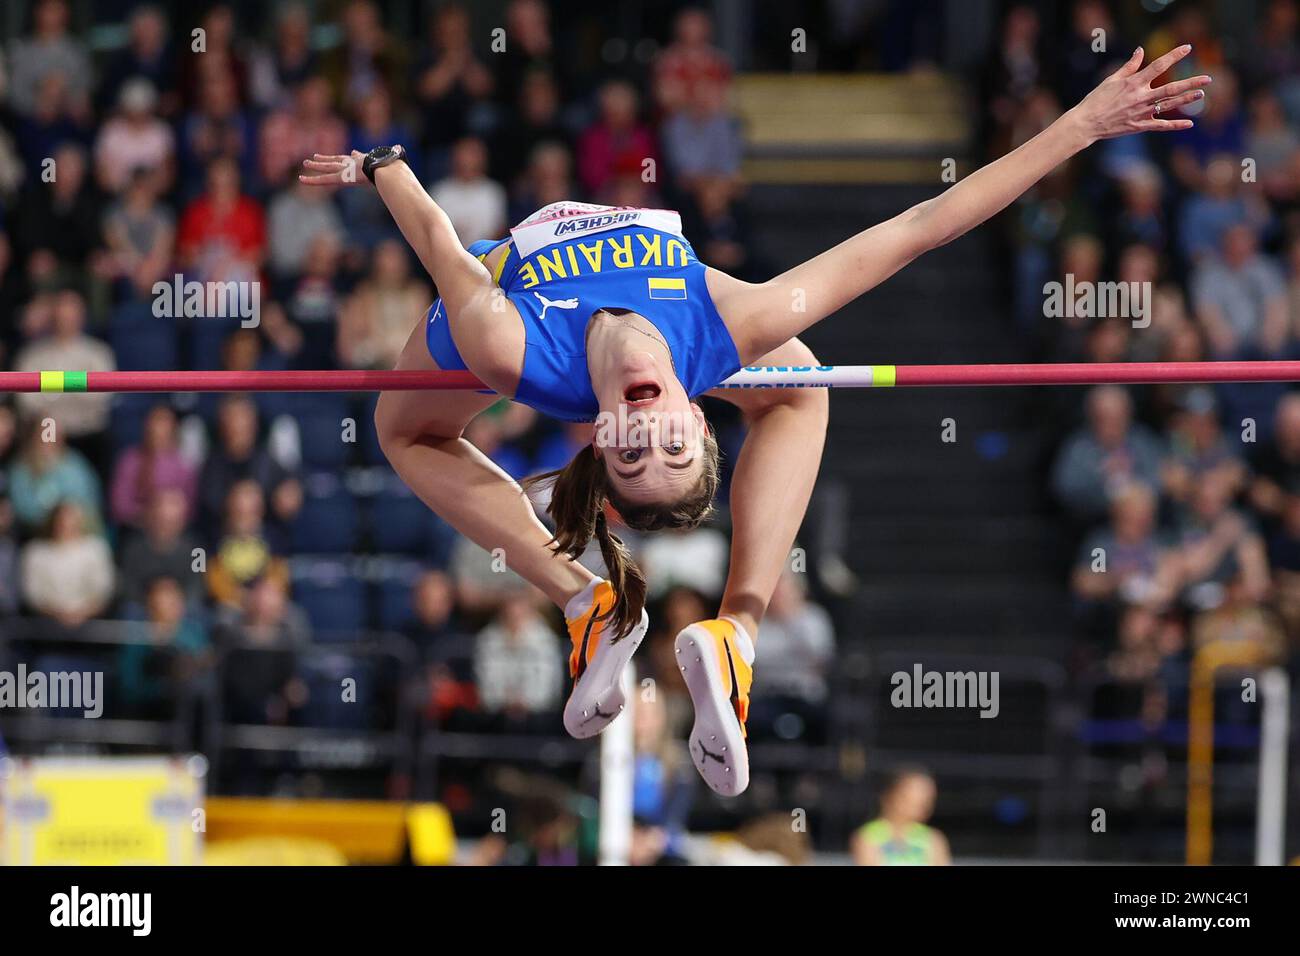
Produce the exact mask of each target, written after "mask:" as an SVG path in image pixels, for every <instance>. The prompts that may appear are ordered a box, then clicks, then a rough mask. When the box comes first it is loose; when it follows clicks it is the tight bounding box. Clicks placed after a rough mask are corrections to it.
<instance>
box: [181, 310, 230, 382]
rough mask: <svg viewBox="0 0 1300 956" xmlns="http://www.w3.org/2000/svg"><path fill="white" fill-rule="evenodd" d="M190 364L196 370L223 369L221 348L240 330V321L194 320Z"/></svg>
mask: <svg viewBox="0 0 1300 956" xmlns="http://www.w3.org/2000/svg"><path fill="white" fill-rule="evenodd" d="M190 328H191V333H190V362H191V363H192V365H191V367H192V368H196V369H217V368H221V346H222V344H223V343H224V342H225V341H226V336H228V335H230V333H231V332H234V331H235V330H236V329H238V328H239V319H209V318H198V319H193V320H192V324H191V326H190Z"/></svg>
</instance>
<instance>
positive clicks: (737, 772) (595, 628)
mask: <svg viewBox="0 0 1300 956" xmlns="http://www.w3.org/2000/svg"><path fill="white" fill-rule="evenodd" d="M1190 51H1191V47H1190V46H1182V47H1179V48H1178V49H1175V50H1173V51H1171V52H1169V53H1167V54H1165V55H1164V56H1162V57H1160V58H1159V59H1157V60H1155V61H1154V62H1152V63H1151V64H1150V65H1148V66H1147V67H1145V68H1143V67H1142V60H1143V52H1142V49H1141V48H1140V47H1139V48H1138V49H1137V50H1135V51H1134V53H1133V55H1132V57H1130V58H1129V60H1128V62H1127V63H1125V64H1124V65H1123V66H1122V67H1121V68H1120V69H1119V70H1118V71H1116V72H1115V73H1114V74H1113V75H1111V76H1110V77H1108V78H1107V79H1105V80H1104V81H1103V82H1102V83H1101V84H1100V85H1098V86H1097V88H1096V89H1094V90H1093V91H1092V92H1091V93H1090V94H1089V95H1088V96H1087V97H1086V98H1085V99H1084V100H1083V101H1082V102H1080V103H1079V104H1078V105H1077V106H1075V107H1074V108H1073V109H1071V110H1069V111H1068V112H1066V113H1065V114H1063V115H1062V116H1061V117H1060V118H1059V119H1057V120H1056V122H1054V123H1053V124H1052V125H1051V126H1049V127H1048V128H1047V129H1045V130H1043V131H1042V132H1041V133H1039V134H1038V135H1037V136H1035V137H1034V138H1033V139H1031V140H1029V141H1028V142H1026V143H1025V144H1024V145H1022V146H1020V147H1018V148H1017V149H1015V150H1013V151H1012V152H1010V153H1008V154H1007V155H1006V156H1003V157H1002V158H1000V159H998V160H996V161H995V162H993V163H990V164H989V165H987V166H985V167H984V168H982V169H980V170H978V171H976V172H974V173H972V174H971V175H970V176H968V177H967V178H966V179H964V180H963V181H961V182H959V183H957V184H956V185H954V186H952V187H951V188H950V189H948V190H946V191H945V192H943V193H942V194H940V195H939V196H936V197H935V198H933V199H929V200H926V201H925V202H922V203H919V204H918V205H916V206H914V207H912V208H911V209H909V210H907V211H906V212H904V213H902V214H900V215H898V216H895V217H894V218H893V219H890V220H888V221H887V222H883V223H880V224H879V225H876V226H873V227H872V228H870V229H867V230H866V231H864V232H861V233H859V234H857V235H856V236H853V237H852V238H850V239H848V240H846V241H844V242H842V243H840V244H839V245H837V246H835V247H834V248H832V249H830V250H829V251H827V252H824V253H822V254H821V255H819V256H817V257H816V258H814V259H811V260H809V261H808V262H805V263H803V264H802V265H799V266H796V267H795V268H793V269H791V270H789V271H788V272H785V273H783V274H781V275H779V276H777V277H776V278H774V279H771V280H769V281H767V282H761V283H750V282H742V281H740V280H739V279H736V278H733V277H732V276H729V275H727V274H726V273H723V272H720V271H718V270H717V269H713V268H710V267H708V266H706V265H704V264H703V263H701V262H700V261H699V260H698V259H697V258H696V257H695V254H694V251H693V250H692V249H691V246H690V244H689V243H688V242H687V241H686V239H685V238H684V237H683V236H682V234H681V224H680V219H679V217H678V216H677V214H676V213H673V212H669V211H667V210H654V209H632V208H611V207H604V206H593V205H590V204H585V203H576V202H565V203H555V204H552V205H551V206H547V207H546V208H545V209H542V210H539V211H538V212H536V213H534V214H533V215H532V216H530V217H529V218H528V219H526V220H524V221H523V222H522V223H520V224H519V225H518V226H516V227H515V228H514V229H512V230H511V231H510V232H511V235H510V237H508V238H506V239H503V240H500V241H498V242H479V243H474V244H473V245H472V246H471V247H470V248H469V250H468V251H467V250H466V249H465V248H464V247H463V246H462V245H461V243H460V241H459V239H458V238H457V237H456V232H455V230H454V229H453V228H452V224H451V222H450V220H449V219H448V218H447V216H446V214H445V213H444V212H443V211H442V210H441V209H439V208H438V206H437V205H436V204H435V203H434V202H433V200H432V199H430V198H429V195H428V194H427V193H426V192H425V191H424V189H423V187H422V186H421V185H420V182H419V180H418V179H417V178H416V177H415V175H414V174H413V173H412V172H411V170H410V168H409V167H408V166H407V165H406V163H405V162H404V161H403V160H404V158H405V157H404V151H403V150H402V148H401V147H400V146H398V147H382V148H380V149H377V150H373V151H372V152H370V153H367V154H362V153H357V152H354V153H352V155H351V156H321V155H317V156H316V157H314V158H313V159H311V160H309V161H307V162H306V163H305V164H304V166H305V168H306V169H307V170H308V171H309V172H306V173H304V174H303V175H302V176H301V179H302V181H303V182H304V183H308V184H312V185H322V186H334V185H342V184H348V183H358V182H360V181H361V177H359V176H358V175H357V169H358V166H360V168H361V171H362V172H363V173H364V174H365V178H366V179H368V180H369V181H370V182H371V183H373V184H374V185H375V187H376V188H377V189H378V191H379V195H380V197H381V198H382V199H383V201H384V203H385V204H386V205H387V207H388V209H389V211H390V212H391V214H392V216H393V218H394V219H395V220H396V222H397V225H398V227H399V228H400V229H401V231H402V234H403V235H404V236H405V237H406V241H407V242H408V243H410V245H411V248H412V249H414V250H415V252H416V254H417V255H418V256H419V258H420V261H421V262H422V263H423V264H424V267H425V268H426V269H427V270H428V272H429V275H430V276H431V277H432V278H433V280H434V282H436V283H437V286H438V292H439V294H440V296H441V298H440V299H439V300H438V301H436V302H435V303H434V304H433V306H432V307H431V308H430V309H429V311H428V313H427V315H426V316H425V318H424V319H423V320H422V321H421V323H420V325H419V326H418V327H417V328H416V329H415V331H414V332H413V333H412V335H411V338H410V341H409V342H408V343H407V345H406V348H405V350H404V351H403V353H402V356H401V358H400V360H399V362H398V366H397V367H398V368H399V369H420V370H435V369H468V370H470V371H471V372H472V373H473V374H474V375H475V376H477V377H478V378H479V379H481V380H482V381H483V382H484V383H486V384H487V385H488V386H489V387H490V388H491V389H492V390H494V391H495V392H496V393H498V395H504V396H508V397H510V398H512V399H514V400H515V401H517V402H522V403H524V404H526V405H529V406H532V407H533V408H535V409H537V410H538V411H540V412H543V413H545V414H548V415H553V416H555V417H558V418H561V419H566V420H570V421H591V422H593V423H594V424H593V429H592V440H591V444H590V446H589V447H584V448H583V449H582V451H581V452H579V453H578V455H577V456H576V457H575V458H574V459H573V461H572V462H570V463H569V464H568V465H567V466H566V467H564V468H563V469H561V470H560V471H558V472H554V473H552V474H551V475H548V476H545V477H546V478H547V479H549V480H551V482H552V487H551V498H550V505H549V509H548V510H549V513H550V516H551V518H552V519H553V521H554V524H555V533H554V535H552V534H551V532H550V531H548V530H547V529H546V526H545V525H543V524H542V522H541V521H540V520H538V518H537V516H536V514H535V513H534V511H533V507H532V505H531V504H530V502H529V499H528V497H527V496H526V495H525V493H524V491H523V489H522V488H521V487H520V486H519V485H518V484H517V483H516V482H514V481H512V480H511V479H510V478H509V477H508V476H507V475H506V474H505V473H504V472H503V471H502V470H501V469H500V468H498V467H497V466H496V465H494V464H493V463H492V462H491V461H490V460H489V459H488V458H487V456H485V455H484V454H483V453H482V452H480V451H479V450H478V449H477V448H475V447H474V446H473V445H471V444H470V443H469V442H468V441H466V440H465V438H464V437H463V435H464V431H465V426H466V425H467V424H468V423H469V422H470V420H471V419H473V418H474V416H476V415H478V414H479V413H480V412H482V411H483V410H484V409H485V408H487V407H488V406H489V405H491V404H493V402H495V401H496V400H497V396H495V395H490V394H485V393H481V392H474V391H464V392H442V393H439V394H437V395H430V394H427V393H421V392H386V393H384V394H383V395H381V396H380V399H379V405H378V408H377V410H376V413H375V420H376V424H377V427H378V431H379V436H380V441H381V444H382V447H383V449H384V452H385V454H386V455H387V456H388V459H389V461H390V462H392V465H393V467H394V468H395V469H396V470H397V473H398V474H399V475H400V476H401V477H402V479H403V480H404V481H405V482H406V483H407V484H408V485H409V486H410V487H411V488H412V489H413V490H414V491H415V493H416V494H417V495H419V497H420V498H421V500H423V501H424V502H425V504H427V505H428V506H429V507H430V508H432V509H433V510H434V511H435V512H436V513H437V514H438V515H440V516H441V517H442V518H443V519H444V520H446V521H447V522H449V523H450V524H451V525H452V526H453V527H455V528H456V529H457V530H458V531H459V532H460V533H461V534H463V535H465V536H466V537H468V538H469V539H470V540H471V541H474V542H475V543H476V544H478V545H479V546H481V547H483V548H485V549H488V550H493V549H496V548H502V549H504V554H505V556H506V561H507V563H508V565H509V566H510V568H511V569H513V570H514V571H515V572H516V573H518V574H519V575H521V576H522V577H523V578H525V579H526V580H528V581H529V582H531V583H532V584H533V585H535V586H536V587H537V588H539V589H540V590H541V591H542V592H543V593H544V594H546V596H547V597H548V598H550V599H551V600H552V601H554V602H555V603H556V605H558V606H559V607H560V608H562V609H563V611H564V616H565V620H566V622H567V624H568V630H569V635H570V638H571V640H572V642H573V652H572V654H571V655H570V658H569V670H570V674H571V676H572V677H573V688H572V690H571V692H570V696H569V700H568V703H567V704H566V706H565V709H564V724H565V727H566V728H567V729H568V731H569V733H571V734H572V735H574V736H575V737H590V736H592V735H594V734H596V733H599V732H600V731H601V730H603V729H604V728H605V727H606V726H608V725H609V723H610V721H612V720H613V719H614V718H615V717H616V716H617V715H618V714H619V712H620V711H621V710H622V707H623V693H622V690H621V689H620V681H619V678H620V675H621V673H622V670H623V667H624V665H625V664H626V663H627V662H628V660H629V659H630V658H631V656H632V654H633V653H634V652H635V651H636V649H637V646H638V645H639V644H640V642H641V640H642V638H643V637H644V636H645V633H646V628H647V626H648V618H647V616H646V613H645V611H644V604H645V594H646V582H645V579H644V578H643V577H642V575H641V572H640V571H639V570H638V569H637V567H636V565H635V564H634V563H633V561H632V559H631V555H630V554H629V552H628V551H627V549H626V548H625V547H624V545H623V543H622V542H621V541H620V540H619V539H618V537H617V536H616V535H615V534H614V533H613V532H612V531H611V530H610V528H609V526H608V523H607V518H606V507H607V506H609V507H610V508H612V509H613V511H615V512H616V513H617V515H618V518H619V519H620V520H621V521H622V522H623V523H624V524H626V525H628V526H629V527H631V528H636V529H638V530H643V531H653V530H658V529H661V528H692V527H695V526H696V525H698V524H699V523H700V522H701V521H702V520H704V518H705V517H707V516H708V514H709V513H710V509H711V507H712V501H713V496H714V493H715V491H716V489H717V486H718V451H717V445H716V444H715V442H714V439H713V436H712V434H711V433H710V430H709V425H708V422H706V421H705V419H704V416H703V414H702V413H701V412H700V409H699V407H698V406H697V405H695V404H694V402H693V401H692V400H693V399H694V398H695V397H696V396H699V395H704V394H708V395H716V396H717V397H718V398H722V399H724V400H726V401H729V402H732V403H733V404H735V405H737V406H738V407H739V408H740V410H741V411H742V413H743V414H744V415H745V417H746V420H747V423H748V430H747V434H746V437H745V441H744V445H743V447H742V449H741V452H740V455H739V458H738V460H737V462H736V467H735V473H734V477H733V479H732V486H731V501H730V509H731V521H732V540H731V562H730V570H729V573H728V577H727V583H726V588H725V590H724V593H723V596H722V603H721V607H720V609H719V611H718V616H717V618H716V619H713V620H708V621H701V622H699V623H696V624H692V625H690V626H688V627H686V628H685V629H684V630H682V632H681V633H680V634H678V635H677V639H676V651H677V662H678V665H679V666H680V668H681V671H682V674H683V677H684V678H685V682H686V686H687V688H688V689H689V691H690V695H691V700H692V703H693V704H694V708H695V722H694V726H693V727H692V730H691V735H690V751H691V755H692V758H693V759H694V761H695V763H696V766H697V767H698V769H699V771H700V773H701V775H703V777H704V779H705V781H706V782H707V783H708V784H709V786H710V787H712V788H713V789H714V790H715V791H717V792H718V793H721V794H724V795H735V794H738V793H740V792H741V791H743V790H744V789H745V787H746V786H747V785H748V783H749V760H748V754H747V751H746V747H745V720H746V716H747V714H748V709H749V690H750V685H751V682H752V676H753V663H754V640H755V638H756V637H757V636H758V633H759V630H760V624H761V622H762V619H763V613H764V611H765V609H766V607H767V603H768V599H769V598H770V596H771V594H772V591H773V589H774V588H775V586H776V582H777V579H778V578H779V577H780V574H781V572H782V569H783V567H784V565H785V562H786V561H787V560H788V557H789V553H790V548H791V547H792V545H793V543H794V537H795V533H796V532H797V531H798V529H799V525H800V523H801V522H802V520H803V515H804V511H805V509H806V508H807V505H808V499H809V496H810V495H811V493H812V489H813V484H814V482H815V480H816V477H817V469H818V465H819V462H820V459H821V453H822V444H823V440H824V438H825V433H826V421H827V397H826V394H825V391H824V390H821V389H756V390H741V389H722V390H717V391H714V389H716V387H717V386H718V385H719V384H720V383H721V382H722V381H723V380H725V379H726V378H727V377H729V376H730V375H732V374H733V373H735V372H736V371H738V370H739V369H741V368H742V367H744V366H747V365H785V366H792V365H794V366H798V365H804V366H806V365H816V364H818V363H817V359H816V358H814V356H813V355H812V353H811V352H810V351H809V349H808V348H807V347H806V346H805V345H804V344H803V343H802V342H800V341H799V339H798V338H796V336H798V335H799V333H801V332H802V331H803V330H804V329H806V328H808V327H809V326H811V325H813V324H814V323H816V322H820V321H821V320H822V319H824V318H826V317H827V316H829V315H831V314H833V313H834V312H835V311H836V310H837V309H839V308H840V307H841V306H843V305H845V304H847V303H848V302H851V301H852V300H853V299H855V298H857V297H858V296H860V295H862V294H863V293H864V292H866V291H867V290H868V289H871V288H872V287H874V286H876V285H877V284H879V283H880V282H883V281H884V280H885V279H886V278H888V277H889V276H891V275H893V274H894V273H895V272H897V271H898V270H899V269H901V268H903V267H904V266H905V265H907V264H908V263H909V262H911V261H912V260H913V259H915V258H917V257H918V256H919V255H921V254H922V253H924V252H926V251H928V250H930V249H934V248H936V247H938V246H942V245H944V244H945V243H947V242H950V241H952V240H953V239H956V238H957V237H958V236H960V235H962V234H964V233H966V232H967V231H969V230H970V229H973V228H975V227H976V226H978V225H979V224H980V223H982V222H984V221H985V220H987V219H988V218H989V217H991V216H993V215H995V214H996V213H998V212H1000V211H1001V210H1002V209H1004V208H1006V206H1008V205H1009V204H1010V203H1011V202H1012V201H1014V200H1015V199H1016V198H1017V197H1018V196H1020V195H1021V194H1022V193H1024V192H1025V191H1026V190H1028V189H1029V188H1030V187H1031V186H1033V185H1034V184H1035V183H1036V182H1038V180H1039V179H1041V178H1042V177H1043V176H1045V175H1046V174H1047V173H1048V172H1050V171H1051V170H1052V169H1053V168H1054V167H1055V166H1057V165H1058V164H1059V163H1061V162H1064V161H1065V160H1067V159H1069V158H1070V157H1071V156H1073V155H1075V154H1076V153H1078V152H1080V151H1081V150H1083V149H1085V148H1086V147H1088V146H1089V145H1091V144H1092V143H1095V142H1097V141H1098V140H1102V139H1108V138H1112V137H1116V136H1123V135H1125V134H1128V133H1141V132H1167V131H1170V130H1182V129H1187V128H1189V127H1191V126H1192V123H1191V121H1190V120H1187V119H1163V118H1161V114H1162V113H1168V112H1170V111H1173V110H1177V109H1178V108H1179V107H1182V106H1184V105H1186V104H1188V103H1191V102H1193V101H1195V100H1198V99H1200V98H1201V97H1202V96H1203V95H1204V92H1203V90H1202V89H1201V87H1203V86H1205V85H1206V84H1208V83H1209V82H1210V78H1209V77H1208V76H1196V77H1192V78H1191V79H1185V80H1179V81H1176V82H1171V83H1168V84H1166V85H1164V86H1159V87H1157V86H1154V81H1155V80H1156V79H1157V78H1158V77H1160V76H1161V75H1162V74H1164V73H1165V71H1167V70H1168V69H1169V68H1170V67H1172V66H1173V65H1174V64H1175V63H1177V62H1178V61H1179V60H1181V59H1183V57H1185V56H1187V54H1188V53H1189V52H1190ZM593 537H594V538H595V539H596V540H597V542H598V543H599V546H600V550H601V554H602V555H603V558H604V562H605V565H606V568H607V574H608V578H607V579H601V578H597V577H596V576H595V575H594V574H592V573H591V572H590V571H588V570H587V569H586V568H585V567H583V566H582V565H581V564H579V563H578V562H577V560H576V558H577V557H578V556H579V555H581V554H582V553H583V551H584V550H585V548H586V547H587V545H588V543H589V542H590V541H591V539H592V538H593Z"/></svg>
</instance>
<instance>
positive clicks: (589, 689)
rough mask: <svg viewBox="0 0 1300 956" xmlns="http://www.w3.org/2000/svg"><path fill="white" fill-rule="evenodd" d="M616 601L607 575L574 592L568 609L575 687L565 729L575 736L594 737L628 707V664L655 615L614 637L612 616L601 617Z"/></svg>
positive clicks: (566, 711) (567, 707)
mask: <svg viewBox="0 0 1300 956" xmlns="http://www.w3.org/2000/svg"><path fill="white" fill-rule="evenodd" d="M613 605H614V588H613V586H612V585H611V584H610V583H609V582H608V581H604V580H599V579H597V580H595V581H592V582H591V584H589V585H588V586H587V587H586V588H584V589H583V590H582V591H581V592H580V593H579V594H577V595H575V596H574V597H573V598H572V599H571V600H570V601H569V603H568V605H567V606H566V607H565V609H564V620H565V624H566V625H567V626H568V628H569V640H571V641H572V642H573V652H572V653H571V654H570V655H569V676H570V677H572V678H573V689H572V690H571V691H570V692H569V702H568V703H567V704H565V705H564V729H565V730H567V731H568V732H569V734H570V735H571V736H573V737H577V738H578V739H580V740H581V739H583V738H586V737H594V736H596V734H598V733H600V732H601V731H602V730H604V729H605V728H606V727H608V726H609V725H610V724H611V723H613V721H614V718H615V717H617V716H618V715H619V714H621V713H622V712H623V705H624V703H625V700H624V698H623V686H622V676H623V668H624V667H626V666H627V662H628V661H630V660H631V659H632V655H633V654H635V653H636V649H637V648H638V647H640V646H641V641H642V640H643V639H644V638H645V632H646V629H647V628H649V626H650V617H649V615H647V614H646V612H645V611H642V612H641V621H640V623H639V624H637V626H636V627H634V628H632V630H631V631H629V632H628V634H627V635H626V636H625V637H623V638H621V639H620V640H617V641H616V640H614V639H613V637H614V634H613V629H612V627H611V626H610V621H609V620H608V619H606V620H603V621H602V620H598V618H599V617H600V616H601V615H602V614H604V613H606V612H607V611H608V610H609V609H610V608H611V607H613Z"/></svg>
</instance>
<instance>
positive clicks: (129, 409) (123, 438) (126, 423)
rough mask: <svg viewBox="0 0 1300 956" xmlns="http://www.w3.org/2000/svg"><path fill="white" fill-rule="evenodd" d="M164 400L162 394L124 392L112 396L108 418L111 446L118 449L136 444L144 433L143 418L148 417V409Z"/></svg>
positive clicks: (164, 402) (163, 402)
mask: <svg viewBox="0 0 1300 956" xmlns="http://www.w3.org/2000/svg"><path fill="white" fill-rule="evenodd" d="M166 402H167V399H166V397H165V396H163V395H148V394H134V393H130V392H126V393H123V394H121V395H115V396H113V414H112V416H111V418H110V419H109V427H110V429H111V431H112V435H113V446H114V447H115V448H117V449H119V450H120V449H123V448H130V447H131V446H132V445H135V444H138V443H139V441H140V438H141V436H142V435H143V434H144V420H145V419H146V418H148V417H149V409H151V408H153V407H154V406H155V405H158V404H166Z"/></svg>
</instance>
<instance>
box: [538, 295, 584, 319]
mask: <svg viewBox="0 0 1300 956" xmlns="http://www.w3.org/2000/svg"><path fill="white" fill-rule="evenodd" d="M533 295H535V296H537V301H539V302H541V303H542V314H541V315H539V316H538V317H537V321H538V322H540V321H542V319H544V318H546V310H547V309H549V308H550V307H551V306H555V308H557V309H576V308H577V307H578V300H577V299H548V298H546V296H544V295H542V294H541V293H540V292H534V293H533Z"/></svg>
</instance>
